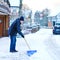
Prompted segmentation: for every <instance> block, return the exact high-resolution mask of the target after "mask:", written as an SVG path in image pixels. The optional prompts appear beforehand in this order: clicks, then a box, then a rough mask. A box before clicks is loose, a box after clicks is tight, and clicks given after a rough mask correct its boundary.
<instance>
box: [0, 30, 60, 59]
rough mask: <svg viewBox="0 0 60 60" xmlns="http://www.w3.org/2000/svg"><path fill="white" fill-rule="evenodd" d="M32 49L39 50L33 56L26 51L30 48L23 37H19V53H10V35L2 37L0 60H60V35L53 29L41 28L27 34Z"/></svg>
mask: <svg viewBox="0 0 60 60" xmlns="http://www.w3.org/2000/svg"><path fill="white" fill-rule="evenodd" d="M25 39H26V41H27V42H28V44H29V46H30V48H31V50H37V52H36V53H35V54H33V55H32V56H31V57H29V56H27V54H26V51H27V50H30V49H29V48H28V46H27V45H26V42H25V40H24V39H23V38H17V43H16V49H17V50H18V51H19V52H18V53H10V52H9V45H10V39H9V37H4V38H1V39H0V47H1V48H0V60H60V57H59V56H60V42H59V40H60V37H59V35H53V34H52V29H40V30H39V31H38V32H36V33H32V34H28V35H25Z"/></svg>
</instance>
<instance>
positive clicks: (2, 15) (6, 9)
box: [0, 0, 10, 37]
mask: <svg viewBox="0 0 60 60" xmlns="http://www.w3.org/2000/svg"><path fill="white" fill-rule="evenodd" d="M6 1H8V0H6ZM6 1H5V0H0V37H3V36H7V35H8V27H9V15H10V4H9V3H7V2H6Z"/></svg>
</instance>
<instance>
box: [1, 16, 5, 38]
mask: <svg viewBox="0 0 60 60" xmlns="http://www.w3.org/2000/svg"><path fill="white" fill-rule="evenodd" d="M3 19H4V18H3V16H0V37H2V36H3Z"/></svg>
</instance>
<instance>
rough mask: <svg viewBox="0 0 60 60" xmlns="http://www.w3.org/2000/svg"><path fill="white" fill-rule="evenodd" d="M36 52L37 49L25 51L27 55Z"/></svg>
mask: <svg viewBox="0 0 60 60" xmlns="http://www.w3.org/2000/svg"><path fill="white" fill-rule="evenodd" d="M36 52H37V50H29V51H27V55H28V56H31V55H33V54H34V53H36Z"/></svg>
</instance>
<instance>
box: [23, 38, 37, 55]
mask: <svg viewBox="0 0 60 60" xmlns="http://www.w3.org/2000/svg"><path fill="white" fill-rule="evenodd" d="M24 40H25V42H26V45H27V46H28V48H29V51H27V55H28V56H31V55H33V54H34V53H36V52H37V50H31V48H30V46H29V44H28V43H27V41H26V39H25V38H24Z"/></svg>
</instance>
